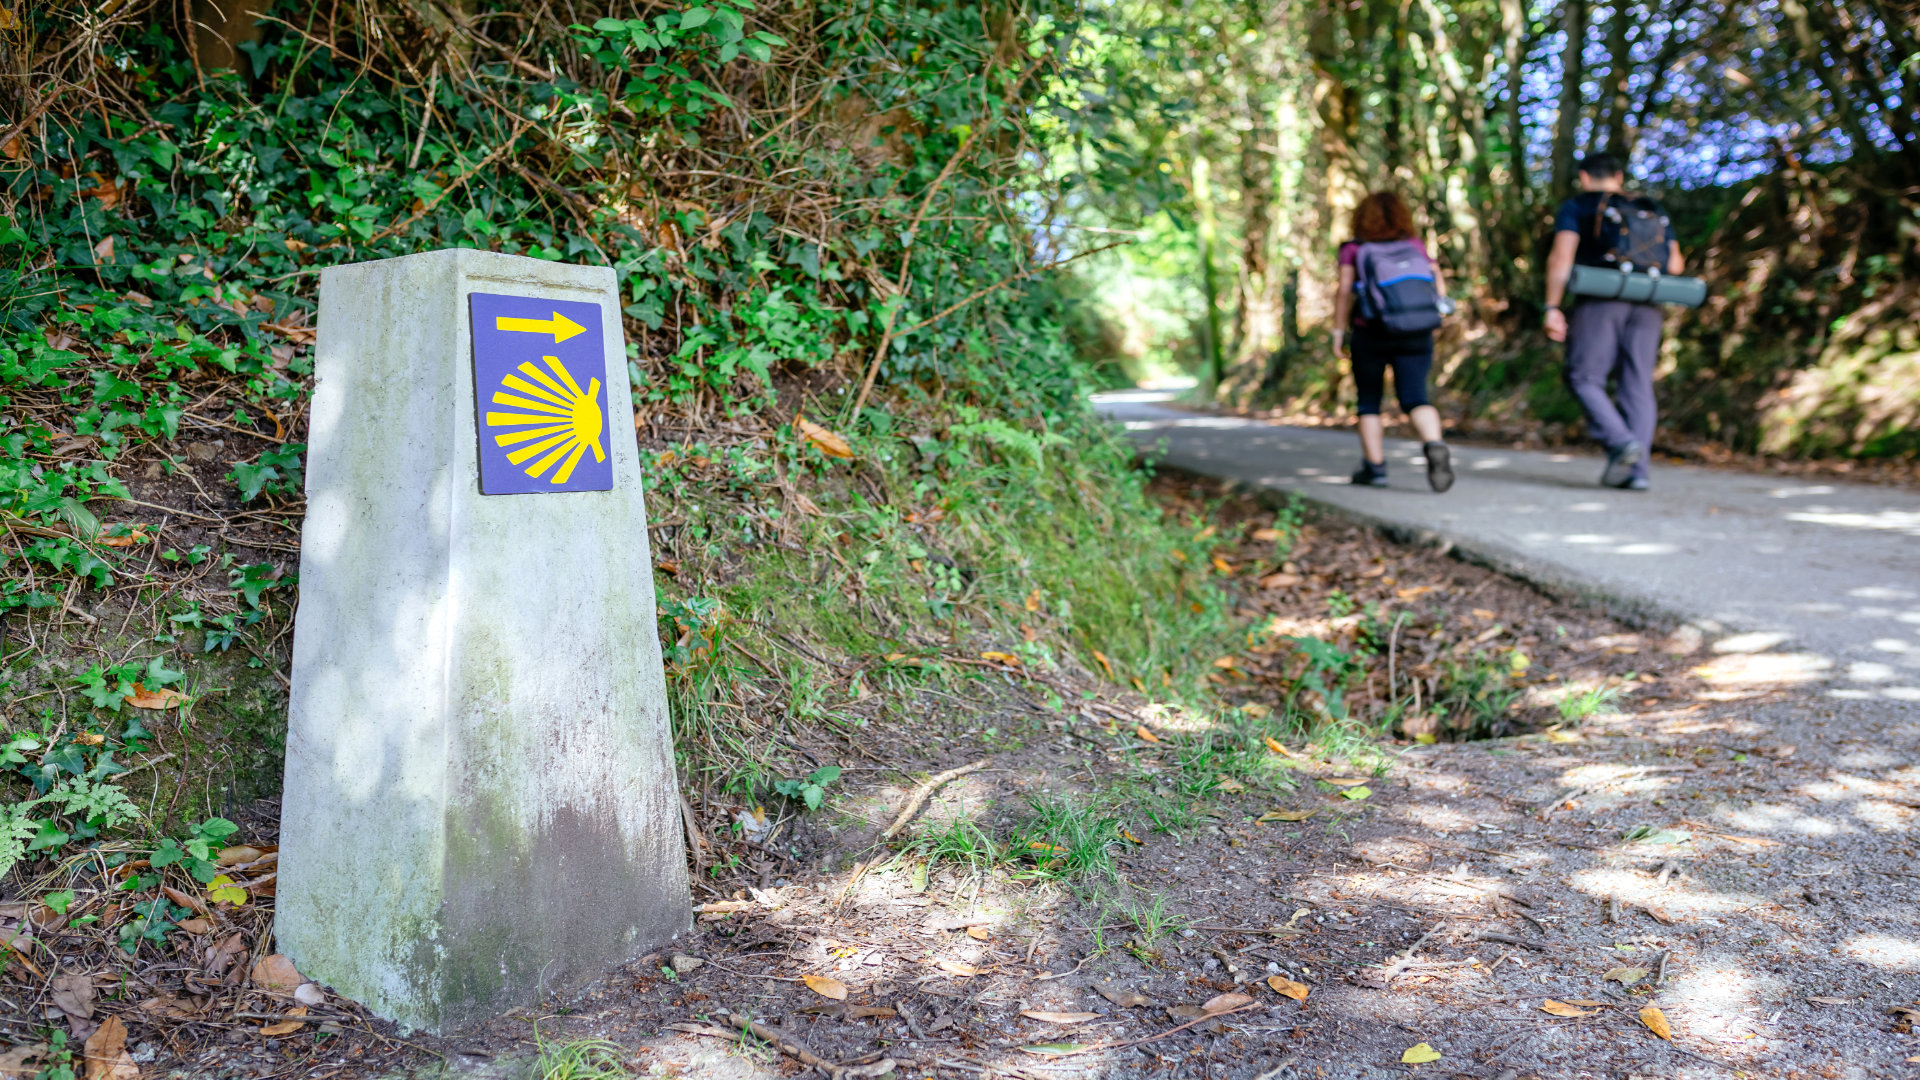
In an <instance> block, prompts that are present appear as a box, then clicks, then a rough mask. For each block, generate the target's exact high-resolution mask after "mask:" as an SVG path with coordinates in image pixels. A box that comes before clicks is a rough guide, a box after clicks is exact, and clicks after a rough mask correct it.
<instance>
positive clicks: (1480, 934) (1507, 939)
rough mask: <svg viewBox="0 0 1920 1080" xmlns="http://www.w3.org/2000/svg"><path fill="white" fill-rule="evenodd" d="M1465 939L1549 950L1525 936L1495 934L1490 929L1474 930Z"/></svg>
mask: <svg viewBox="0 0 1920 1080" xmlns="http://www.w3.org/2000/svg"><path fill="white" fill-rule="evenodd" d="M1467 940H1469V941H1492V942H1496V943H1498V944H1501V945H1518V946H1520V947H1521V948H1523V949H1532V950H1533V951H1534V952H1547V951H1549V950H1548V948H1547V946H1545V945H1542V944H1540V943H1539V942H1537V941H1528V940H1526V939H1525V938H1517V937H1511V936H1509V935H1507V934H1496V933H1494V932H1492V931H1490V930H1476V931H1474V934H1473V936H1472V937H1471V938H1468V939H1467Z"/></svg>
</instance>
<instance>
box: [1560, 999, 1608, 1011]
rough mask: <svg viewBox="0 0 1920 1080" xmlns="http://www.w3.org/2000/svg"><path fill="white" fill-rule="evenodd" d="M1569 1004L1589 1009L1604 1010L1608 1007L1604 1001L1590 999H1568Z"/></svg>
mask: <svg viewBox="0 0 1920 1080" xmlns="http://www.w3.org/2000/svg"><path fill="white" fill-rule="evenodd" d="M1567 1004H1569V1005H1579V1006H1581V1007H1582V1008H1587V1009H1604V1008H1606V1007H1607V1003H1606V1002H1604V1001H1593V1000H1590V999H1588V998H1568V999H1567Z"/></svg>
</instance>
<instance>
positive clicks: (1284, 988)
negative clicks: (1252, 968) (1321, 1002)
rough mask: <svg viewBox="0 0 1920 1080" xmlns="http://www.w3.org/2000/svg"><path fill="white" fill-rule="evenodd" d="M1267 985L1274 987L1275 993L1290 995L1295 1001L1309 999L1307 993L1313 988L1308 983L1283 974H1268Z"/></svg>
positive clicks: (1283, 995) (1282, 995)
mask: <svg viewBox="0 0 1920 1080" xmlns="http://www.w3.org/2000/svg"><path fill="white" fill-rule="evenodd" d="M1267 985H1268V986H1271V987H1273V992H1274V993H1276V994H1279V995H1280V996H1281V997H1290V998H1292V999H1293V1000H1295V1001H1305V1000H1307V994H1308V993H1309V992H1310V991H1311V990H1312V989H1313V988H1312V987H1310V986H1308V985H1307V984H1306V983H1300V982H1294V981H1293V980H1292V979H1289V978H1287V977H1285V976H1283V975H1269V976H1267Z"/></svg>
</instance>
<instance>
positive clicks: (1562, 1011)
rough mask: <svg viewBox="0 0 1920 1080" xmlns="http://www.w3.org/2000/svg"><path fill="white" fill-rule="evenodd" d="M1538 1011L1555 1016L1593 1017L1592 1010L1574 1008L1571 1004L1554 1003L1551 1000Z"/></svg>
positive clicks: (1563, 1002) (1564, 1002)
mask: <svg viewBox="0 0 1920 1080" xmlns="http://www.w3.org/2000/svg"><path fill="white" fill-rule="evenodd" d="M1540 1011H1541V1012H1543V1013H1552V1014H1553V1015H1555V1016H1592V1015H1594V1013H1593V1010H1591V1009H1580V1008H1575V1007H1574V1005H1573V1004H1572V1003H1571V1002H1567V1001H1555V1000H1553V999H1552V998H1548V999H1547V1003H1546V1004H1545V1005H1542V1006H1540Z"/></svg>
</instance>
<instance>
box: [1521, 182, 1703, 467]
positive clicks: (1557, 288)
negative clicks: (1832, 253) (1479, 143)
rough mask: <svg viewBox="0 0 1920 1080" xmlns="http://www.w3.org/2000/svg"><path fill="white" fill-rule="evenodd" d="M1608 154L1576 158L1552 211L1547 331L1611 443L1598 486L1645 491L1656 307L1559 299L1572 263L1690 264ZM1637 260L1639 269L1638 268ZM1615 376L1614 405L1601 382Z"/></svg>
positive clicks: (1599, 434) (1596, 432)
mask: <svg viewBox="0 0 1920 1080" xmlns="http://www.w3.org/2000/svg"><path fill="white" fill-rule="evenodd" d="M1625 187H1626V177H1625V175H1624V174H1623V173H1622V171H1621V167H1620V162H1619V160H1618V159H1616V158H1614V157H1613V156H1612V155H1611V154H1588V155H1587V156H1586V157H1584V158H1582V159H1581V161H1580V194H1578V195H1576V196H1574V197H1573V198H1571V199H1568V200H1567V201H1566V202H1564V203H1561V204H1560V211H1559V213H1557V214H1556V215H1554V221H1553V230H1554V231H1553V250H1552V251H1551V252H1550V253H1549V254H1548V255H1547V336H1548V337H1549V338H1552V339H1553V340H1554V341H1564V342H1566V343H1567V385H1568V387H1570V388H1571V389H1572V390H1573V395H1574V396H1575V397H1577V398H1579V399H1580V405H1581V407H1583V408H1584V409H1586V412H1587V429H1588V431H1589V432H1590V433H1591V434H1592V435H1593V437H1594V438H1596V439H1598V440H1600V442H1601V444H1602V445H1604V446H1605V447H1606V448H1607V467H1606V471H1605V472H1603V473H1601V475H1600V483H1601V484H1603V485H1605V486H1607V487H1615V488H1627V489H1630V490H1633V491H1645V490H1646V489H1647V452H1648V450H1649V449H1650V448H1651V447H1652V445H1653V427H1654V415H1655V410H1654V402H1653V368H1654V364H1655V363H1656V362H1657V361H1658V360H1659V356H1660V324H1661V313H1660V308H1659V307H1658V306H1656V305H1654V304H1651V303H1634V302H1631V301H1627V300H1594V299H1582V300H1581V302H1580V304H1579V305H1578V306H1577V307H1575V308H1574V309H1573V311H1572V312H1571V313H1569V312H1567V311H1566V310H1565V309H1563V308H1562V307H1561V306H1560V305H1561V302H1562V301H1563V300H1565V299H1566V297H1567V279H1568V278H1569V277H1571V276H1572V274H1573V268H1574V265H1575V264H1579V265H1582V266H1597V267H1605V268H1609V269H1613V270H1624V271H1627V272H1629V273H1636V272H1637V273H1642V274H1645V273H1653V274H1678V273H1680V272H1681V271H1682V270H1684V269H1686V262H1685V260H1683V259H1682V258H1681V257H1680V243H1679V240H1678V239H1677V238H1676V237H1675V235H1674V231H1673V224H1672V222H1670V221H1668V220H1667V216H1666V214H1665V213H1664V212H1663V211H1661V209H1660V207H1659V206H1658V204H1656V203H1654V202H1653V201H1652V200H1650V199H1646V198H1642V197H1638V196H1633V195H1628V194H1626V191H1625ZM1635 258H1638V259H1639V261H1640V265H1637V266H1636V265H1635V264H1634V261H1633V260H1634V259H1635ZM1610 377H1611V378H1614V379H1616V380H1617V381H1618V384H1619V385H1618V391H1617V394H1618V398H1619V400H1618V403H1617V404H1616V403H1615V400H1614V398H1613V397H1610V396H1609V395H1608V394H1607V380H1608V379H1609V378H1610Z"/></svg>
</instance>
